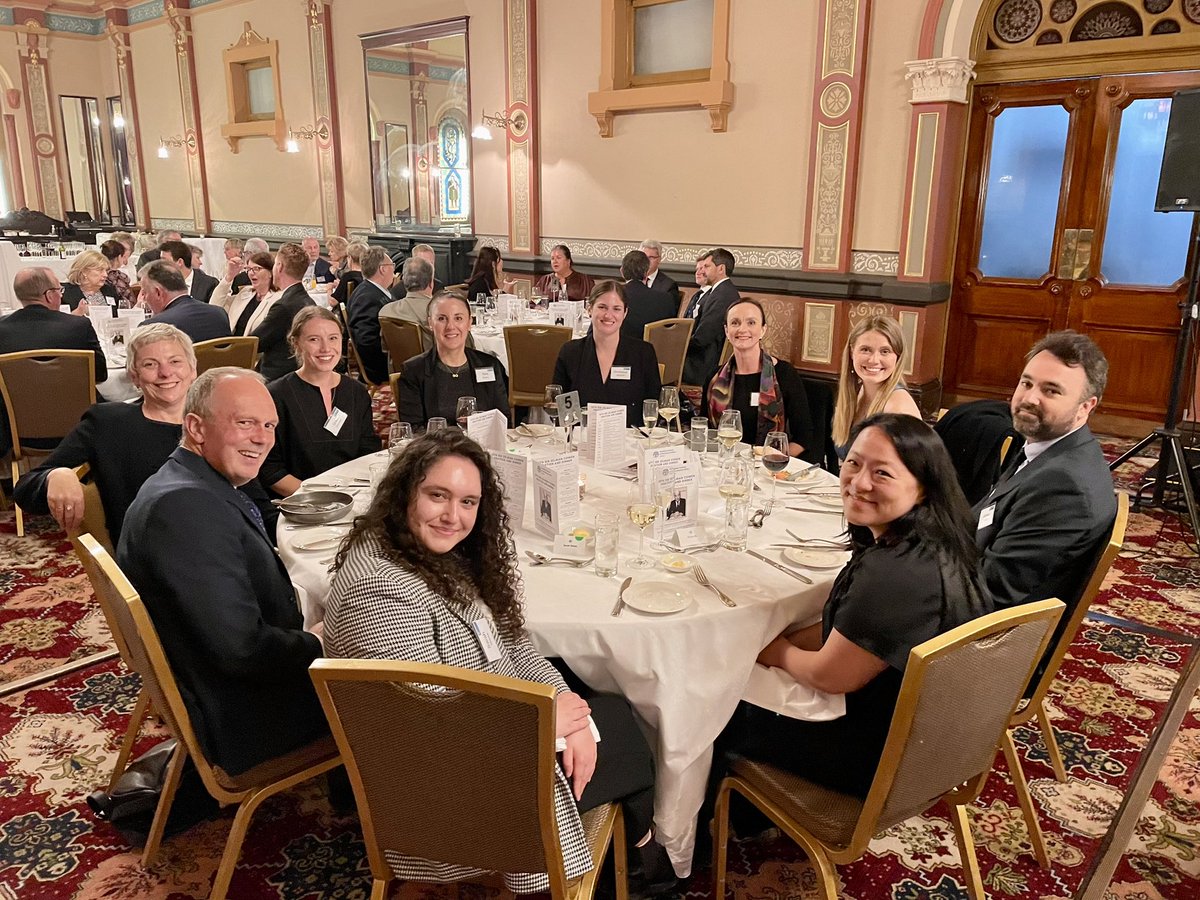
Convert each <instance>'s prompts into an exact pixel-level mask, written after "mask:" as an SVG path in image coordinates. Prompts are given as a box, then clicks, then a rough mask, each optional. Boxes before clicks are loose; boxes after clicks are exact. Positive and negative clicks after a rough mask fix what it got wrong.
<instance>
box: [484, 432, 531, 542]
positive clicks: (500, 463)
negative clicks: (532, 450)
mask: <svg viewBox="0 0 1200 900" xmlns="http://www.w3.org/2000/svg"><path fill="white" fill-rule="evenodd" d="M488 456H490V457H491V458H492V468H494V469H495V470H496V475H497V476H498V477H499V478H500V486H501V487H502V488H503V489H504V510H505V512H507V513H508V521H509V525H510V526H511V527H512V528H521V527H523V526H524V524H525V492H526V490H527V487H528V481H529V460H527V459H526V458H525V457H524V456H519V455H516V454H511V453H505V452H504V451H503V450H489V451H488Z"/></svg>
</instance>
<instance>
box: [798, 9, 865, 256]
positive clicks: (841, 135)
mask: <svg viewBox="0 0 1200 900" xmlns="http://www.w3.org/2000/svg"><path fill="white" fill-rule="evenodd" d="M870 18H871V0H822V2H821V13H820V20H819V25H818V29H817V33H818V36H819V38H818V39H819V47H818V52H817V62H816V80H815V83H814V85H813V98H812V123H813V124H812V133H811V138H810V144H809V162H808V196H809V203H808V211H807V213H806V216H805V223H804V234H805V239H806V247H807V251H808V252H807V259H805V261H804V268H805V269H807V270H809V271H817V272H848V271H850V269H851V267H852V265H853V259H852V256H851V251H850V238H851V235H852V234H853V231H854V197H855V188H856V185H857V183H858V157H859V146H858V142H859V129H860V127H861V125H862V112H863V102H862V101H863V91H864V89H865V87H866V63H865V61H866V57H867V34H868V28H869V25H870Z"/></svg>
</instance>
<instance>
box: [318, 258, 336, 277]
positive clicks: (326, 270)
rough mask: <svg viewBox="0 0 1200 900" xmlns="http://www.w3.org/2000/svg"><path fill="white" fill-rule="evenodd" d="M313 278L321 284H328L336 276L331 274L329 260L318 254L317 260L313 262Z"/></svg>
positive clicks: (331, 268) (331, 269)
mask: <svg viewBox="0 0 1200 900" xmlns="http://www.w3.org/2000/svg"><path fill="white" fill-rule="evenodd" d="M313 278H315V279H316V280H317V281H319V282H321V283H322V284H328V283H329V282H331V281H333V280H334V279H335V278H337V276H336V275H334V274H333V266H331V265H330V264H329V260H327V259H324V258H322V257H320V256H318V257H317V261H316V262H315V263H313Z"/></svg>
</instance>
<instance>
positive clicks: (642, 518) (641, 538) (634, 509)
mask: <svg viewBox="0 0 1200 900" xmlns="http://www.w3.org/2000/svg"><path fill="white" fill-rule="evenodd" d="M625 512H626V513H627V514H628V516H629V521H630V522H632V523H633V524H634V525H636V526H637V528H638V555H637V557H636V558H635V559H631V560H630V561H629V568H631V569H649V568H652V567H653V566H654V560H652V559H650V558H649V557H647V556H646V553H645V544H646V529H647V528H649V527H650V526H651V525H652V524H653V523H654V520H655V519H657V518H658V503H657V501H656V500H655V499H653V498H652V499H651V500H650V501H649V502H647V501H644V500H643V499H642V488H641V485H639V484H631V485H630V486H629V499H628V502H627V504H626V506H625Z"/></svg>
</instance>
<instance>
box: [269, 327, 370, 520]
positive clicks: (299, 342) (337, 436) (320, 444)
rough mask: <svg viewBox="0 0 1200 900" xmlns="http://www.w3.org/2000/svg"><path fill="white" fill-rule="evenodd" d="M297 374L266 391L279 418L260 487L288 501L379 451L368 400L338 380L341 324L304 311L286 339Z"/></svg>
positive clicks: (356, 385)
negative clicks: (312, 481) (305, 486)
mask: <svg viewBox="0 0 1200 900" xmlns="http://www.w3.org/2000/svg"><path fill="white" fill-rule="evenodd" d="M288 343H289V344H290V345H291V347H292V355H293V356H295V357H296V359H298V360H299V361H300V368H299V369H297V370H296V371H295V372H289V373H288V374H287V375H284V376H283V377H282V378H278V379H276V380H275V381H272V382H271V383H270V384H269V385H267V390H269V391H270V392H271V397H272V399H274V401H275V411H276V412H277V413H278V414H279V425H278V426H277V427H276V428H275V446H274V447H272V448H271V451H270V452H269V453H268V454H267V460H266V462H264V463H263V466H262V471H261V472H260V473H259V476H258V477H259V481H261V482H262V483H263V484H265V485H267V486H268V487H269V488H270V489H271V490H273V491H274V492H275V493H276V494H279V495H280V496H283V497H288V496H291V495H292V494H294V493H295V492H296V491H297V490H298V489H299V488H300V482H301V481H304V479H306V478H312V477H313V476H314V475H320V474H321V473H322V472H325V471H327V470H329V469H332V468H333V467H334V466H340V465H341V464H342V463H344V462H348V461H350V460H352V459H358V457H360V456H365V455H366V454H368V453H374V452H375V451H376V450H378V449H379V448H380V443H379V438H378V437H377V436H376V435H375V428H374V425H372V423H371V395H370V394H369V393H367V389H366V388H365V387H364V386H363V385H362V383H361V382H358V381H355V380H354V379H353V378H349V377H347V376H345V375H339V374H338V373H337V372H336V371H335V368H336V366H337V364H338V363H339V362H341V361H342V323H341V322H340V321H339V320H338V317H337V316H335V315H334V314H333V313H331V312H330V311H329V310H327V309H324V308H322V307H320V306H306V307H304V309H302V310H300V312H298V313H296V318H295V319H293V320H292V330H291V333H290V334H289V335H288Z"/></svg>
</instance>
